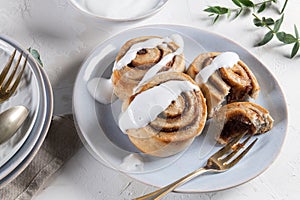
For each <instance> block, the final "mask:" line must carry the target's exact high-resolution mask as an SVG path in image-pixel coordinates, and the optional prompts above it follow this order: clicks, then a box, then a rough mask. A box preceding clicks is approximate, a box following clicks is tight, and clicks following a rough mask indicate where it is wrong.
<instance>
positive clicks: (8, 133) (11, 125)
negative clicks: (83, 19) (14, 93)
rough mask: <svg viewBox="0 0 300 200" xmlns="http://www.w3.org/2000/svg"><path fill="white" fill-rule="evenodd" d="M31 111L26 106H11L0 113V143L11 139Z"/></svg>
mask: <svg viewBox="0 0 300 200" xmlns="http://www.w3.org/2000/svg"><path fill="white" fill-rule="evenodd" d="M28 114H29V111H28V109H27V108H26V107H24V106H14V107H11V108H9V109H7V110H5V111H4V112H2V113H1V114H0V144H2V143H4V142H6V141H7V140H9V139H10V138H11V137H12V136H13V135H14V134H15V133H16V132H17V130H18V129H19V128H20V126H21V125H22V124H23V122H24V121H25V119H26V118H27V116H28Z"/></svg>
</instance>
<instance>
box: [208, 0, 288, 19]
mask: <svg viewBox="0 0 300 200" xmlns="http://www.w3.org/2000/svg"><path fill="white" fill-rule="evenodd" d="M287 1H288V0H286V2H285V6H286V3H287ZM232 2H233V3H234V4H235V6H236V7H235V8H228V7H221V6H209V7H208V8H206V9H204V11H205V12H208V13H210V14H209V16H214V20H213V22H214V23H215V22H216V21H217V20H218V19H219V18H220V16H222V15H227V17H228V18H229V17H230V16H231V14H232V13H235V16H234V18H237V17H238V16H239V15H240V14H241V13H243V11H245V10H247V9H251V8H253V10H254V11H255V10H256V8H258V9H257V11H256V12H257V13H261V12H263V11H264V10H265V9H266V8H267V7H269V6H270V5H272V3H277V0H265V1H262V2H259V3H253V2H252V1H251V0H232ZM285 6H284V8H285ZM284 8H283V9H282V12H283V10H284Z"/></svg>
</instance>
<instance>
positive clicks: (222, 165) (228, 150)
mask: <svg viewBox="0 0 300 200" xmlns="http://www.w3.org/2000/svg"><path fill="white" fill-rule="evenodd" d="M245 134H246V132H245V133H244V134H241V135H240V136H238V137H236V138H234V139H233V140H232V141H230V142H229V143H228V144H227V145H226V146H224V147H223V148H221V149H220V150H219V151H217V152H216V153H215V154H213V155H212V156H211V157H210V158H208V160H207V163H206V165H205V166H204V167H201V168H199V169H197V170H195V171H193V172H192V173H190V174H188V175H186V176H184V177H182V178H181V179H179V180H177V181H175V182H173V183H171V184H169V185H167V186H165V187H163V188H160V189H158V190H156V191H154V192H152V193H149V194H146V195H144V196H141V197H138V198H135V199H134V200H155V199H160V198H162V197H163V196H165V195H166V194H168V193H169V192H171V191H173V190H174V189H175V188H177V187H178V186H180V185H183V184H184V183H186V182H188V181H190V180H192V179H193V178H195V177H197V176H199V175H200V174H203V173H205V172H224V171H227V170H228V169H230V168H231V167H233V166H234V165H235V164H236V163H238V162H239V161H240V160H241V159H242V158H243V157H244V156H245V155H246V154H247V152H248V151H249V150H250V149H251V148H252V147H253V145H254V144H255V142H256V141H257V138H256V139H255V140H254V141H253V142H252V143H251V144H250V145H249V146H248V147H247V148H246V149H245V150H244V151H242V153H240V154H239V155H238V156H237V157H236V158H233V157H234V156H235V155H236V154H237V152H238V151H239V150H240V149H242V148H243V147H244V146H245V145H246V143H247V142H248V141H249V140H250V138H251V136H252V135H250V136H249V137H247V138H246V139H245V140H244V142H242V143H239V141H240V140H241V138H242V137H244V136H245Z"/></svg>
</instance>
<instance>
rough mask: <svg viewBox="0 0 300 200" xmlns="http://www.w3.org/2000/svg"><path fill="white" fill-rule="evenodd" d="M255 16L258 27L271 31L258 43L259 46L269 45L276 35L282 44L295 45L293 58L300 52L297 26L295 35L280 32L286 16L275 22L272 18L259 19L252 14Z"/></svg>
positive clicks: (292, 53)
mask: <svg viewBox="0 0 300 200" xmlns="http://www.w3.org/2000/svg"><path fill="white" fill-rule="evenodd" d="M252 15H253V16H254V19H253V23H254V24H255V26H258V27H266V28H268V29H269V31H268V32H267V33H266V34H265V35H264V37H263V39H262V40H261V41H260V42H259V43H257V46H262V45H265V44H267V43H268V42H270V41H271V40H272V38H273V37H274V35H276V38H277V39H278V40H279V41H280V42H282V43H283V44H294V45H293V48H292V51H291V58H293V57H294V56H295V55H297V53H298V50H299V46H300V45H299V42H300V39H299V32H298V29H297V26H296V25H294V32H295V35H292V34H290V33H286V32H284V31H280V27H281V24H282V22H283V18H284V15H282V16H281V17H280V18H279V19H278V20H276V21H274V20H273V19H272V18H265V17H263V18H259V17H258V16H257V15H255V14H252Z"/></svg>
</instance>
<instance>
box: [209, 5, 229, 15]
mask: <svg viewBox="0 0 300 200" xmlns="http://www.w3.org/2000/svg"><path fill="white" fill-rule="evenodd" d="M228 10H229V9H228V8H225V7H220V6H210V7H208V8H206V9H204V11H205V12H209V13H214V14H218V15H223V14H226V13H227V12H228Z"/></svg>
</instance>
